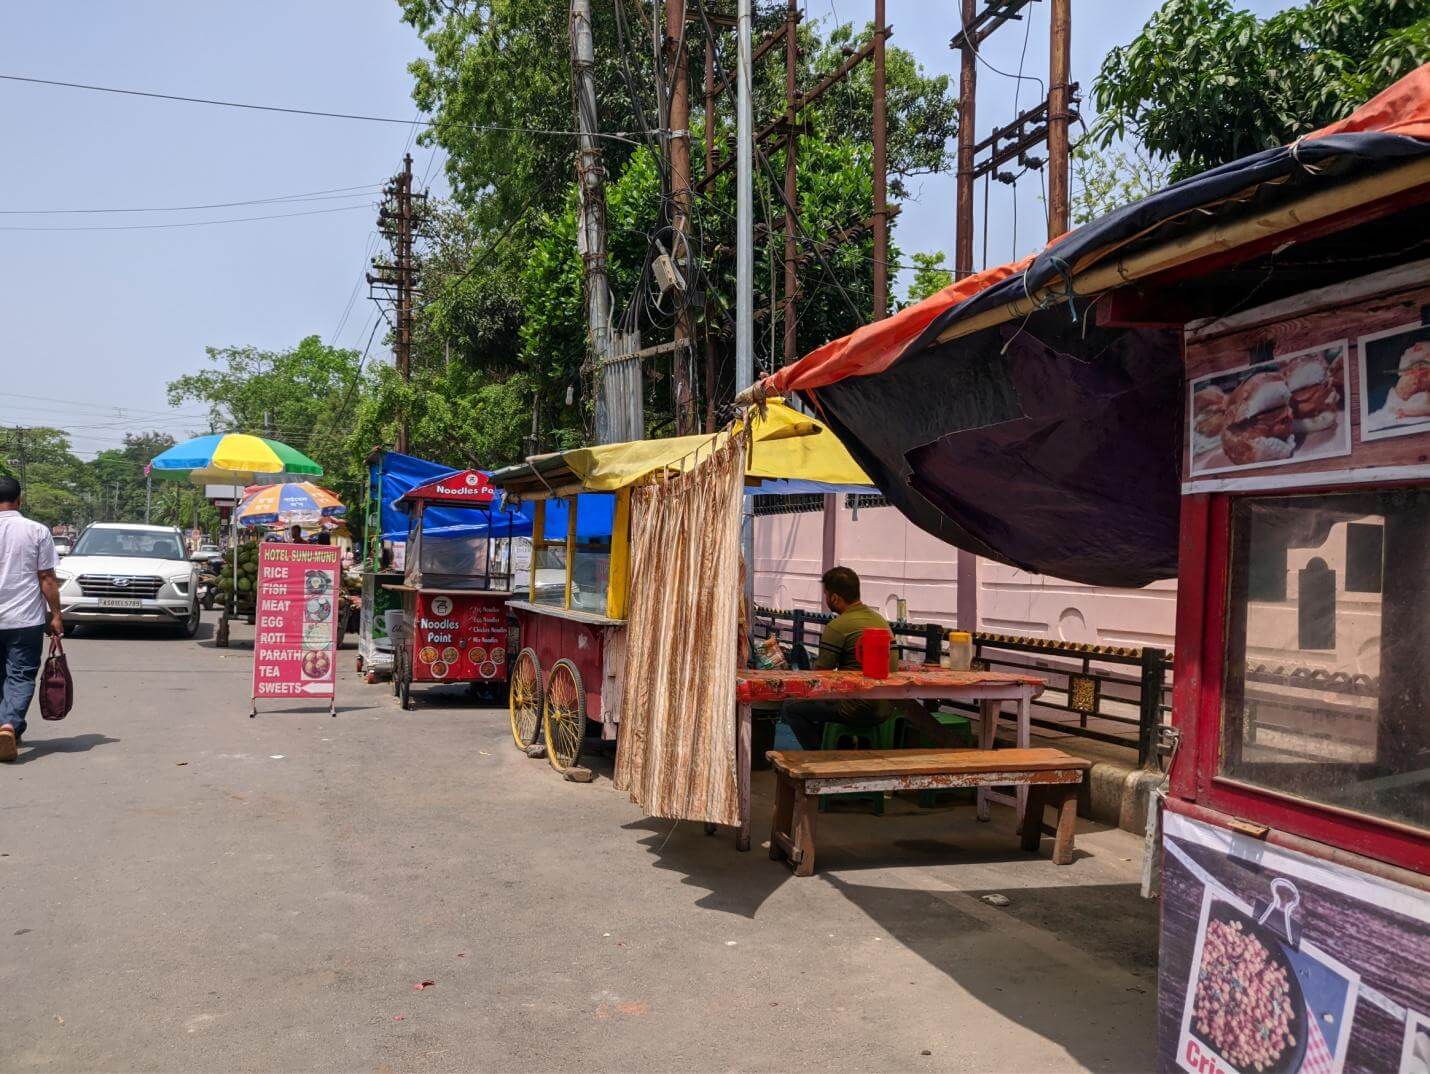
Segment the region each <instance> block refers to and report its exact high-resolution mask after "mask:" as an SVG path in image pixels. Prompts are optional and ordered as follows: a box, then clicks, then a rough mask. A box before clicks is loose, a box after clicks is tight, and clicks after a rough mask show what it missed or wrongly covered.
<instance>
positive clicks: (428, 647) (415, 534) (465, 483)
mask: <svg viewBox="0 0 1430 1074" xmlns="http://www.w3.org/2000/svg"><path fill="white" fill-rule="evenodd" d="M494 499H495V493H494V490H493V488H492V485H491V483H490V481H489V480H488V479H487V476H486V475H485V474H484V473H482V472H481V471H480V470H462V471H459V472H457V473H454V474H449V475H448V476H446V477H442V478H438V479H437V480H435V481H431V482H429V483H427V484H425V485H419V486H417V487H416V488H414V489H411V490H410V491H408V492H407V493H406V494H405V495H403V496H402V498H401V499H399V500H398V501H397V503H396V506H397V508H398V509H399V510H401V511H405V512H406V513H407V515H408V518H409V524H408V536H407V554H406V563H405V570H404V574H403V581H402V582H401V583H399V584H396V585H388V586H387V587H386V588H387V589H388V590H390V591H392V592H394V593H396V594H398V595H399V596H400V597H401V600H402V612H403V614H402V618H401V622H400V623H398V624H396V625H397V633H396V636H395V638H394V644H393V676H392V692H393V695H394V696H396V697H397V698H398V699H399V700H400V702H401V704H402V707H403V708H404V709H409V708H411V707H412V684H413V683H427V684H432V683H469V684H472V685H473V686H474V687H476V686H486V687H490V688H493V689H500V688H502V687H504V686H505V685H506V682H507V671H508V659H507V657H508V651H509V648H510V639H509V637H508V630H507V609H506V602H507V598H508V597H510V596H511V566H510V545H511V541H510V537H511V535H512V533H513V531H514V530H515V529H516V528H517V521H516V520H515V519H514V518H513V516H512V515H511V514H510V513H506V512H500V511H497V512H494V511H493V501H494ZM432 506H441V507H443V508H446V509H448V510H450V509H453V508H456V509H458V510H461V511H462V512H463V513H464V514H470V515H471V516H472V523H471V524H470V525H468V526H460V527H451V526H446V527H429V526H427V525H426V524H425V512H426V510H427V508H429V507H432ZM454 530H455V532H453V531H454Z"/></svg>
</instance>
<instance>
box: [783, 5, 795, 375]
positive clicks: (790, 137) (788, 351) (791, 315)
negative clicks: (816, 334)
mask: <svg viewBox="0 0 1430 1074" xmlns="http://www.w3.org/2000/svg"><path fill="white" fill-rule="evenodd" d="M798 29H799V0H788V3H787V5H786V6H785V125H786V127H787V128H788V129H787V131H786V133H785V198H784V200H785V214H784V219H785V278H784V295H785V301H784V309H783V311H782V312H781V318H782V320H783V322H784V348H783V350H784V360H785V364H786V365H788V364H789V363H790V362H793V361H795V360H796V359H798V358H799V327H798V326H799V318H798V317H797V316H796V315H795V298H796V296H797V294H798V291H799V249H798V247H797V246H796V245H795V229H794V224H795V214H794V213H793V212H791V211H790V208H789V207H790V206H794V208H795V209H798V208H799V160H798V156H799V135H798V133H797V132H796V130H795V124H796V123H797V122H798V118H797V117H798V113H797V112H796V111H795V94H796V89H795V78H796V76H797V75H798V73H799V35H798V33H797V31H798Z"/></svg>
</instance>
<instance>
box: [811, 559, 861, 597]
mask: <svg viewBox="0 0 1430 1074" xmlns="http://www.w3.org/2000/svg"><path fill="white" fill-rule="evenodd" d="M819 582H820V584H821V585H822V586H824V591H825V592H826V593H833V594H834V595H835V596H836V597H843V598H844V599H845V600H847V601H856V600H858V599H859V576H858V575H857V574H855V573H854V572H853V571H851V570H850V569H849V568H848V567H830V568H829V570H827V571H825V572H824V577H823V578H821V579H820V580H819Z"/></svg>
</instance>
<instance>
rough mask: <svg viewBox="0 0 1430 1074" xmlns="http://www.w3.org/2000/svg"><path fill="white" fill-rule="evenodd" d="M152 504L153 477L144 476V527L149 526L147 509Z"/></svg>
mask: <svg viewBox="0 0 1430 1074" xmlns="http://www.w3.org/2000/svg"><path fill="white" fill-rule="evenodd" d="M153 502H154V476H153V475H152V474H145V475H144V525H146V526H147V525H149V508H150V505H152V504H153Z"/></svg>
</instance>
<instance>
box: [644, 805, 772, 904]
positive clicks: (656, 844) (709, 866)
mask: <svg viewBox="0 0 1430 1074" xmlns="http://www.w3.org/2000/svg"><path fill="white" fill-rule="evenodd" d="M622 828H623V829H624V830H625V831H628V832H641V833H644V834H645V838H643V839H642V840H641V845H642V846H644V847H646V848H647V849H648V850H649V851H650V852H651V855H652V856H653V857H654V858H655V867H656V868H657V869H668V870H670V871H671V872H675V873H679V874H680V875H681V881H680V882H681V883H682V884H686V885H689V886H690V887H694V888H700V889H702V890H703V891H704V892H705V894H703V895H701V896H700V897H699V898H698V899H696V900H695V905H696V906H699V907H700V908H701V909H703V910H718V911H720V912H721V913H725V914H735V915H736V916H738V917H747V918H753V917H754V916H755V914H756V913H757V912H758V911H759V909H760V907H761V906H763V905H764V903H765V900H766V899H768V898H769V897H770V896H771V895H773V894H774V893H775V891H776V890H777V889H778V888H779V887H780V886H781V885H782V884H784V883H785V882H786V881H787V880H788V879H789V878H790V876H791V873H790V871H789V869H788V868H786V867H785V866H783V865H781V864H779V863H777V862H773V861H770V858H769V854H768V853H767V852H766V851H765V849H764V848H763V847H761V846H760V842H759V839H758V838H755V839H754V840H753V845H752V846H751V847H750V850H749V852H748V853H744V854H742V853H740V852H739V851H738V850H736V849H735V834H734V832H733V831H732V830H731V829H728V828H721V829H719V830H718V831H716V832H715V833H714V834H712V835H706V834H705V826H704V825H703V824H700V823H699V822H697V821H688V820H687V821H673V820H663V819H661V818H659V817H643V818H641V819H640V820H637V821H632V822H631V823H630V824H625V825H622Z"/></svg>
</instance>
